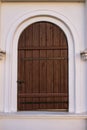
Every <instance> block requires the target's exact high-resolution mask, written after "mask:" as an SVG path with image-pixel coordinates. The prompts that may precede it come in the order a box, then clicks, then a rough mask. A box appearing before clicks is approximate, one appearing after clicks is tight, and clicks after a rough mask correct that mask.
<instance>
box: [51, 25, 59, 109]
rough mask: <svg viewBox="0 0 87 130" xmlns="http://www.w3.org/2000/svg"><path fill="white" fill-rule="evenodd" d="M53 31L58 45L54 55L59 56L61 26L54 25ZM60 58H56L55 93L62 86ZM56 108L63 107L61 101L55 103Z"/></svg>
mask: <svg viewBox="0 0 87 130" xmlns="http://www.w3.org/2000/svg"><path fill="white" fill-rule="evenodd" d="M53 32H54V37H53V45H54V46H56V47H58V48H59V49H58V50H54V57H55V58H58V57H60V56H61V55H60V54H61V53H60V52H61V51H60V38H61V37H60V28H59V27H58V26H53ZM60 67H61V66H60V60H54V92H55V93H60V88H61V84H60V82H61V77H60ZM54 101H55V102H59V101H60V97H55V98H54ZM54 106H55V107H54V108H55V109H60V108H61V104H60V103H56V104H55V105H54Z"/></svg>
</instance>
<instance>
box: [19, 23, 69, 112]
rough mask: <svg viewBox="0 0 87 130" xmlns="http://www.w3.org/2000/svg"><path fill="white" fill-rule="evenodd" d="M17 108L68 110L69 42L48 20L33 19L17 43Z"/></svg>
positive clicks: (21, 109) (27, 109)
mask: <svg viewBox="0 0 87 130" xmlns="http://www.w3.org/2000/svg"><path fill="white" fill-rule="evenodd" d="M17 84H18V92H17V99H18V102H17V109H18V111H29V110H31V111H32V110H36V111H39V110H54V111H55V110H58V111H60V110H61V111H68V102H69V101H68V43H67V38H66V36H65V34H64V32H63V31H62V30H61V29H60V28H59V27H58V26H56V25H55V24H53V23H50V22H36V23H34V24H32V25H30V26H28V27H27V28H26V29H25V30H24V31H23V32H22V34H21V36H20V38H19V43H18V81H17Z"/></svg>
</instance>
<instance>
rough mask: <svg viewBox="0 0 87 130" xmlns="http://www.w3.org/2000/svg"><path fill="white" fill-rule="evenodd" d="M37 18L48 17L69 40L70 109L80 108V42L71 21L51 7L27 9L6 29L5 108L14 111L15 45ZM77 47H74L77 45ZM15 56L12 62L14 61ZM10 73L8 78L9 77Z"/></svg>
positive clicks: (15, 79)
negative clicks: (22, 33)
mask: <svg viewBox="0 0 87 130" xmlns="http://www.w3.org/2000/svg"><path fill="white" fill-rule="evenodd" d="M39 21H47V22H51V23H54V24H56V25H58V26H59V27H60V28H61V29H62V30H63V31H64V32H65V35H66V37H67V40H68V51H69V55H68V57H69V80H68V81H69V112H79V111H78V110H79V108H78V103H80V101H79V97H80V90H79V88H78V86H80V82H77V81H80V77H79V76H77V74H78V73H77V72H78V71H79V70H80V65H79V61H80V56H78V61H77V60H76V56H75V55H76V54H77V53H79V52H80V51H79V45H78V43H80V41H79V38H78V34H77V32H76V30H75V28H74V27H73V25H72V23H71V22H70V21H69V20H68V19H67V18H66V17H65V16H63V15H62V14H60V13H58V12H57V13H56V12H54V11H50V10H37V11H36V10H35V11H33V12H29V13H27V14H25V15H23V16H22V17H21V18H19V19H18V20H17V21H15V24H13V26H12V27H11V29H10V30H9V34H8V37H7V41H6V52H7V54H6V64H5V69H6V73H5V79H6V81H5V100H4V111H5V112H17V82H16V81H17V49H18V39H19V36H20V34H21V32H22V31H23V30H24V29H25V28H26V27H27V26H29V25H30V24H32V23H34V22H39ZM76 48H77V49H76ZM14 59H15V62H14ZM8 75H9V78H8Z"/></svg>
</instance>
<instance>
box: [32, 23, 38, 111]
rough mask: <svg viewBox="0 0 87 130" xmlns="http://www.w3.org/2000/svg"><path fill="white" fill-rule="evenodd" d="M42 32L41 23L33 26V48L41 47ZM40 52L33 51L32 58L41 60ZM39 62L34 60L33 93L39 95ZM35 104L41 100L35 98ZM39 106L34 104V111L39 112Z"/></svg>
mask: <svg viewBox="0 0 87 130" xmlns="http://www.w3.org/2000/svg"><path fill="white" fill-rule="evenodd" d="M39 35H40V31H39V23H34V24H33V47H39V44H40V40H39V39H40V38H39V37H40V36H39ZM39 55H40V54H39V51H38V50H33V57H32V58H39ZM39 73H40V72H39V60H33V93H39V89H40V84H39V75H40V74H39ZM33 102H39V98H38V97H37V98H33ZM38 109H39V104H33V110H38Z"/></svg>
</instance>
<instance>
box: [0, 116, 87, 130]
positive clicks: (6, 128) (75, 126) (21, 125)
mask: <svg viewBox="0 0 87 130" xmlns="http://www.w3.org/2000/svg"><path fill="white" fill-rule="evenodd" d="M0 130H87V121H86V120H74V119H73V120H71V119H70V120H69V119H67V120H65V119H62V120H61V119H60V120H57V119H9V118H8V119H2V120H0Z"/></svg>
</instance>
